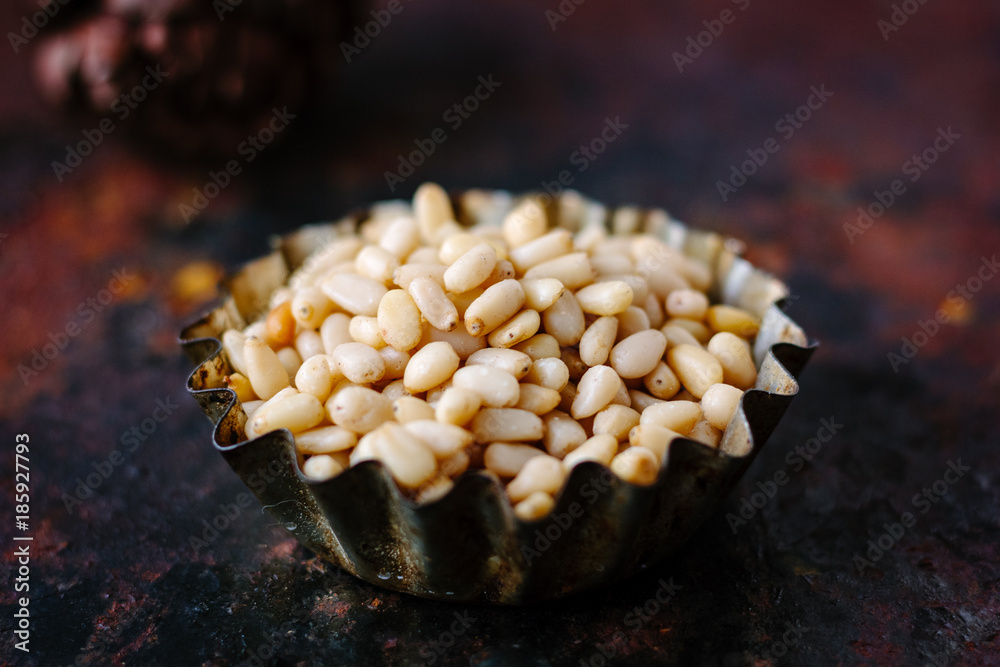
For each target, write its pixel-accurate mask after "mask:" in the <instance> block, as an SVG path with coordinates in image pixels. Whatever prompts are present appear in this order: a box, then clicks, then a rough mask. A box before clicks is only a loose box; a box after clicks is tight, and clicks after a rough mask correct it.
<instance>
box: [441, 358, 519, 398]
mask: <svg viewBox="0 0 1000 667" xmlns="http://www.w3.org/2000/svg"><path fill="white" fill-rule="evenodd" d="M452 382H453V384H454V386H456V387H460V388H462V389H467V390H469V391H474V392H476V393H477V394H479V397H480V398H481V399H482V401H483V405H485V406H486V407H489V408H507V407H512V406H514V405H516V404H517V401H518V398H519V397H520V395H521V392H520V385H518V383H517V379H516V378H515V377H514V376H513V375H511V374H510V373H507V372H506V371H503V370H500V369H499V368H495V367H493V366H485V365H474V366H466V367H464V368H459V369H458V370H457V371H455V375H454V377H453V378H452Z"/></svg>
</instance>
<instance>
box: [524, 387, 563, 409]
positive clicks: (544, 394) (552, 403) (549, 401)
mask: <svg viewBox="0 0 1000 667" xmlns="http://www.w3.org/2000/svg"><path fill="white" fill-rule="evenodd" d="M560 400H561V397H560V395H559V392H558V391H556V390H555V389H549V388H548V387H543V386H541V385H537V384H522V385H521V395H520V397H519V398H518V400H517V404H516V405H515V406H514V407H516V408H520V409H521V410H527V411H528V412H534V413H535V414H536V415H544V414H546V413H548V412H550V411H551V410H554V409H555V407H556V406H557V405H559V402H560Z"/></svg>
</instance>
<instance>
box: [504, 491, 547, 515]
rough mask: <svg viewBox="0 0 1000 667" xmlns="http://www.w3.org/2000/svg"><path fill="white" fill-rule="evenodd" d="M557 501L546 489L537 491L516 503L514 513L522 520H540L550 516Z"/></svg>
mask: <svg viewBox="0 0 1000 667" xmlns="http://www.w3.org/2000/svg"><path fill="white" fill-rule="evenodd" d="M555 506H556V501H555V499H554V498H552V496H550V495H549V494H547V493H545V492H544V491H535V492H534V493H532V494H531V495H529V496H528V497H527V498H525V499H524V500H522V501H521V502H519V503H517V504H516V505H514V515H515V516H516V517H517V518H518V519H520V520H521V521H539V520H541V519H544V518H545V517H546V516H548V514H549V512H551V511H552V508H553V507H555Z"/></svg>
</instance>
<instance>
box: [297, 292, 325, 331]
mask: <svg viewBox="0 0 1000 667" xmlns="http://www.w3.org/2000/svg"><path fill="white" fill-rule="evenodd" d="M333 308H334V305H333V301H331V300H330V299H329V298H328V297H327V296H326V294H324V293H323V290H321V289H320V288H318V287H315V286H309V287H303V288H302V289H300V290H299V291H297V292H296V293H295V296H294V297H293V298H292V301H291V309H292V317H294V318H295V321H296V322H298V323H299V324H301V325H302V326H304V327H306V328H309V329H318V328H319V326H320V325H321V324H322V323H323V320H325V319H326V316H327V315H329V314H330V313H332V312H333Z"/></svg>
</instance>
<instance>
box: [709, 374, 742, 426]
mask: <svg viewBox="0 0 1000 667" xmlns="http://www.w3.org/2000/svg"><path fill="white" fill-rule="evenodd" d="M741 398H743V392H742V391H740V390H739V389H737V388H736V387H733V386H731V385H728V384H713V385H712V386H711V387H709V388H708V390H707V391H706V392H705V395H704V396H702V397H701V408H702V410H704V411H705V420H706V421H707V422H708V423H709V424H711V425H712V426H714V427H715V428H717V429H719V430H722V431H725V430H726V427H727V426H728V425H729V420H730V419H732V418H733V414H734V413H735V412H736V408H738V407H739V405H740V399H741Z"/></svg>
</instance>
